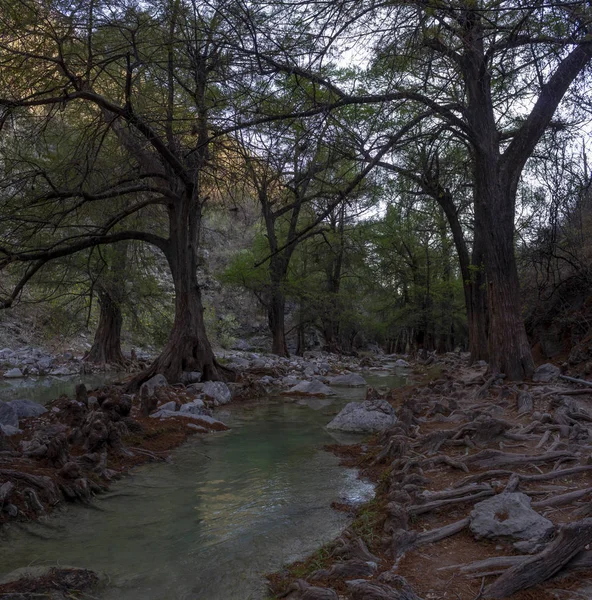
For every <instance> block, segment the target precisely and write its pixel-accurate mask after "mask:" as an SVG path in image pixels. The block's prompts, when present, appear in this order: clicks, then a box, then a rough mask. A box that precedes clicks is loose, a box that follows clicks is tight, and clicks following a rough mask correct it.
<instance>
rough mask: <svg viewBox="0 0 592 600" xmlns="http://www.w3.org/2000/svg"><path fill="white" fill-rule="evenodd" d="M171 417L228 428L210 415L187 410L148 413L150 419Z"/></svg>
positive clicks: (213, 427)
mask: <svg viewBox="0 0 592 600" xmlns="http://www.w3.org/2000/svg"><path fill="white" fill-rule="evenodd" d="M171 417H178V418H182V419H193V420H194V421H198V423H206V424H207V425H208V426H209V427H210V428H212V429H220V430H223V429H228V427H227V426H226V425H225V424H224V423H222V421H218V419H214V417H210V416H209V415H193V414H191V413H188V412H181V411H172V410H157V411H156V412H153V413H152V414H151V415H150V418H151V419H170V418H171Z"/></svg>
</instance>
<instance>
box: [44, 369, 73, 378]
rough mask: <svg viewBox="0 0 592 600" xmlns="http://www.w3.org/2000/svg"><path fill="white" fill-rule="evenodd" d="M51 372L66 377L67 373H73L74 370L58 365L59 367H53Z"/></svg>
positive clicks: (56, 375)
mask: <svg viewBox="0 0 592 600" xmlns="http://www.w3.org/2000/svg"><path fill="white" fill-rule="evenodd" d="M49 374H50V375H54V376H55V377H66V376H67V375H72V371H70V369H68V367H58V368H57V369H52V370H51V371H50V372H49Z"/></svg>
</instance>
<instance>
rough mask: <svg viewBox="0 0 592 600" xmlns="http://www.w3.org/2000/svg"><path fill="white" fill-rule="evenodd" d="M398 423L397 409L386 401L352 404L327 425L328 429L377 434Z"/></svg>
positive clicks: (378, 400) (366, 401)
mask: <svg viewBox="0 0 592 600" xmlns="http://www.w3.org/2000/svg"><path fill="white" fill-rule="evenodd" d="M396 422H397V416H396V414H395V409H394V408H393V407H392V406H391V405H390V404H389V403H388V402H387V401H386V400H381V399H377V400H365V401H364V402H350V403H349V404H347V405H346V406H345V407H344V408H343V410H342V411H341V412H340V413H339V414H338V415H337V416H336V417H335V418H334V419H333V420H332V421H331V422H330V423H329V424H328V425H327V429H336V430H339V431H352V432H356V433H375V432H377V431H384V430H386V429H388V428H389V427H392V426H393V425H394V424H395V423H396Z"/></svg>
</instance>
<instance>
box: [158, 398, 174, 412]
mask: <svg viewBox="0 0 592 600" xmlns="http://www.w3.org/2000/svg"><path fill="white" fill-rule="evenodd" d="M158 410H172V411H173V412H174V411H176V410H177V404H176V403H175V402H174V401H173V400H171V401H170V402H166V403H165V404H162V405H161V406H159V407H158Z"/></svg>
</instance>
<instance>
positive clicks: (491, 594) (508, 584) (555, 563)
mask: <svg viewBox="0 0 592 600" xmlns="http://www.w3.org/2000/svg"><path fill="white" fill-rule="evenodd" d="M591 539H592V519H583V520H581V521H576V522H574V523H567V524H566V525H564V526H563V527H562V528H561V529H560V531H559V535H558V536H557V538H556V539H555V541H553V542H552V543H551V544H549V545H548V546H547V547H546V548H545V549H544V550H543V551H542V552H540V553H539V554H535V555H534V556H532V557H530V558H529V559H527V560H525V561H524V562H522V563H520V564H518V565H516V566H514V567H511V568H510V569H508V570H507V571H506V572H505V573H504V574H503V575H501V576H500V577H499V578H498V579H496V580H495V581H494V582H493V583H492V584H491V585H489V586H488V587H487V588H486V589H485V591H484V594H483V597H484V598H496V599H500V598H507V597H508V596H511V595H512V594H515V593H516V592H519V591H520V590H524V589H526V588H529V587H532V586H534V585H537V584H539V583H542V582H543V581H545V580H547V579H549V578H550V577H552V576H553V575H555V574H556V573H557V572H558V571H560V570H561V569H562V568H563V567H564V566H565V565H567V564H568V563H569V562H570V561H571V560H572V559H573V558H574V557H575V556H576V555H577V554H578V553H579V552H581V551H582V550H583V549H584V548H585V547H586V546H587V545H588V544H589V543H590V540H591Z"/></svg>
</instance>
